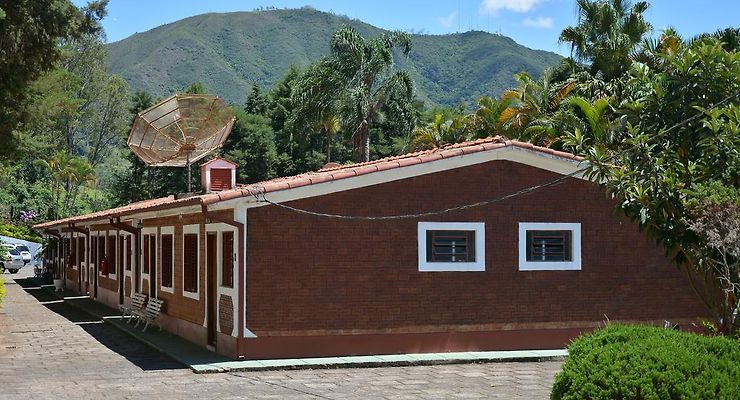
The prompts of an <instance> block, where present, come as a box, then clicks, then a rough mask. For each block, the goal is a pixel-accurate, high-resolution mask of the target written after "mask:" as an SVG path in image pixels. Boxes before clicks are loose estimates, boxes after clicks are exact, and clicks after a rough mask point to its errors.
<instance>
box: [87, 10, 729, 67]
mask: <svg viewBox="0 0 740 400" xmlns="http://www.w3.org/2000/svg"><path fill="white" fill-rule="evenodd" d="M74 2H75V4H77V5H83V4H85V3H86V2H87V1H85V0H74ZM650 4H651V7H650V9H649V10H648V12H647V19H648V21H649V22H650V23H651V24H652V25H653V28H654V29H655V31H656V32H659V31H660V29H664V28H665V27H668V26H673V27H675V28H676V29H677V30H678V32H679V33H681V34H682V35H684V36H685V37H690V36H693V35H696V34H698V33H702V32H713V31H715V30H717V29H720V28H725V27H728V26H736V27H737V26H739V25H740V0H703V1H701V0H700V1H697V0H653V1H650ZM305 5H310V6H312V7H314V8H316V9H319V10H322V11H331V12H334V13H337V14H342V15H347V16H349V17H352V18H357V19H360V20H363V21H365V22H368V23H370V24H372V25H375V26H378V27H381V28H385V29H400V30H404V31H411V32H424V33H430V34H445V33H454V32H460V31H463V32H464V31H468V30H471V29H476V30H484V31H490V32H500V33H502V34H504V35H506V36H509V37H511V38H513V39H514V40H515V41H517V42H518V43H521V44H523V45H525V46H527V47H531V48H535V49H543V50H550V51H555V52H558V53H560V54H563V55H567V54H568V52H569V49H568V47H567V46H566V45H558V42H557V41H558V40H557V39H558V35H559V33H560V31H561V30H562V29H563V28H564V27H566V26H569V25H574V24H575V23H576V18H577V15H576V6H575V1H574V0H447V1H442V0H440V1H429V0H427V1H421V0H394V1H390V0H372V1H355V0H298V1H293V0H283V1H278V0H273V1H259V0H256V1H253V0H209V1H203V0H147V1H144V0H111V1H110V4H109V7H108V9H109V13H108V17H107V18H106V19H105V20H104V21H103V26H104V28H105V30H106V33H107V35H108V40H109V41H111V42H113V41H118V40H121V39H124V38H126V37H128V36H130V35H132V34H134V33H136V32H144V31H147V30H149V29H152V28H155V27H157V26H159V25H162V24H166V23H169V22H174V21H177V20H179V19H182V18H186V17H189V16H193V15H198V14H203V13H207V12H231V11H251V10H253V9H255V8H258V7H268V6H274V7H277V8H298V7H302V6H305Z"/></svg>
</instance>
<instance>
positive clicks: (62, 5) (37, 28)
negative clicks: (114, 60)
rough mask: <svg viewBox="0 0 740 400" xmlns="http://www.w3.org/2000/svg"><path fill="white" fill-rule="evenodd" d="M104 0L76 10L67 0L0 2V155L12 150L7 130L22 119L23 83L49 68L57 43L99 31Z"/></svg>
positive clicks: (24, 115)
mask: <svg viewBox="0 0 740 400" xmlns="http://www.w3.org/2000/svg"><path fill="white" fill-rule="evenodd" d="M107 3H108V1H107V0H101V1H94V2H91V3H89V4H88V5H87V6H86V7H84V8H82V9H79V8H77V7H75V6H74V5H73V4H72V2H71V1H69V0H50V1H42V2H40V1H34V0H0V49H2V57H0V104H2V105H3V106H2V107H0V143H2V144H3V145H2V146H0V153H2V155H3V156H9V155H11V154H13V149H14V148H15V146H16V145H17V143H16V141H15V140H14V137H13V131H14V129H15V128H16V127H17V125H18V124H19V123H21V122H23V121H25V120H27V119H28V117H29V113H28V111H27V98H28V88H29V85H30V84H31V83H32V82H33V81H35V80H36V79H37V78H38V77H39V76H40V75H41V74H42V73H44V72H46V71H48V70H50V69H52V68H54V67H55V65H56V63H57V61H58V60H59V57H60V56H61V54H62V50H61V48H60V47H59V43H60V41H64V40H69V39H75V38H79V37H81V36H82V35H84V34H96V33H98V32H100V30H101V28H100V25H99V23H98V22H99V21H100V19H102V18H103V17H104V16H105V14H106V9H105V7H106V5H107Z"/></svg>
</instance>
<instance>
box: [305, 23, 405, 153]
mask: <svg viewBox="0 0 740 400" xmlns="http://www.w3.org/2000/svg"><path fill="white" fill-rule="evenodd" d="M396 48H398V49H399V50H401V53H402V54H404V55H407V54H408V53H409V51H411V39H410V37H409V35H408V34H406V33H402V32H391V33H384V34H382V35H380V36H378V37H376V38H372V39H365V38H363V37H362V36H361V35H360V34H359V33H358V32H357V31H356V30H355V29H353V28H352V27H349V26H344V27H342V28H340V29H339V30H337V31H336V32H334V34H333V35H332V38H331V53H330V55H329V56H328V57H326V58H324V59H322V60H320V61H319V62H318V63H316V64H314V65H312V66H311V67H309V68H308V69H307V70H306V72H305V73H304V74H303V75H302V76H301V78H300V80H299V82H298V83H297V85H296V90H295V92H294V96H293V97H294V100H295V103H296V104H297V105H298V108H299V109H298V110H297V114H298V115H302V116H299V117H298V118H299V119H300V118H308V119H312V118H313V120H314V121H316V120H321V119H322V118H323V117H322V116H324V115H329V114H333V113H334V111H335V110H339V115H340V116H341V119H342V122H343V125H344V126H345V127H346V128H347V129H348V130H349V132H351V134H352V139H353V146H354V158H355V161H358V162H365V161H368V160H369V159H370V128H371V127H372V126H373V125H374V124H376V123H378V122H381V121H382V120H383V118H384V115H383V109H384V108H390V109H392V110H393V113H394V114H395V116H398V115H401V116H405V117H406V118H407V119H408V120H409V121H413V113H414V109H413V81H412V80H411V77H410V76H409V75H408V73H407V72H406V71H395V72H393V71H391V69H392V67H393V50H394V49H396Z"/></svg>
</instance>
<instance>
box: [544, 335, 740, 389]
mask: <svg viewBox="0 0 740 400" xmlns="http://www.w3.org/2000/svg"><path fill="white" fill-rule="evenodd" d="M568 351H569V355H568V358H567V360H566V361H565V363H564V364H563V370H562V371H561V372H560V373H558V375H557V376H556V377H555V384H554V386H553V389H552V393H551V396H550V398H551V399H553V400H561V399H562V400H576V399H578V400H582V399H605V400H606V399H609V400H612V399H645V400H648V399H728V400H730V399H732V400H737V399H740V342H738V341H737V340H733V339H729V338H725V337H708V336H701V335H697V334H693V333H685V332H679V331H675V330H672V329H662V328H655V327H648V326H627V325H610V326H608V327H606V328H604V329H600V330H597V331H594V332H592V333H589V334H587V335H584V336H581V337H580V338H578V339H576V340H575V341H574V342H573V343H571V345H570V346H569V347H568Z"/></svg>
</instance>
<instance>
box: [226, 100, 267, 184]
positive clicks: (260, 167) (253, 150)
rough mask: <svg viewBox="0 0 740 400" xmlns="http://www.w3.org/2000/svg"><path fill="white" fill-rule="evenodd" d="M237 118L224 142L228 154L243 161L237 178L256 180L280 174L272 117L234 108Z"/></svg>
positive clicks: (253, 181)
mask: <svg viewBox="0 0 740 400" xmlns="http://www.w3.org/2000/svg"><path fill="white" fill-rule="evenodd" d="M234 114H235V115H236V122H234V128H233V129H232V131H231V134H230V135H229V138H228V139H227V141H226V143H225V144H224V148H223V152H224V156H225V157H226V158H227V159H229V160H231V161H233V162H236V163H237V164H239V168H238V169H237V181H238V182H239V183H255V182H259V181H263V180H266V179H270V178H274V177H275V176H276V169H277V167H278V155H277V151H276V148H275V135H274V132H273V131H272V127H271V126H270V120H269V119H267V118H265V117H263V116H261V115H257V114H248V113H246V112H244V110H240V109H236V108H235V109H234Z"/></svg>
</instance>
